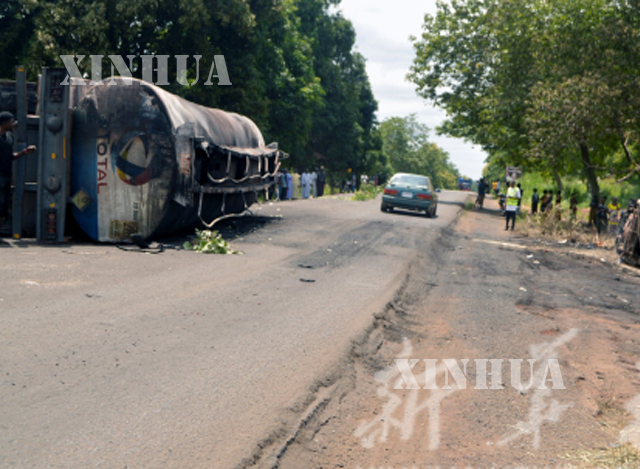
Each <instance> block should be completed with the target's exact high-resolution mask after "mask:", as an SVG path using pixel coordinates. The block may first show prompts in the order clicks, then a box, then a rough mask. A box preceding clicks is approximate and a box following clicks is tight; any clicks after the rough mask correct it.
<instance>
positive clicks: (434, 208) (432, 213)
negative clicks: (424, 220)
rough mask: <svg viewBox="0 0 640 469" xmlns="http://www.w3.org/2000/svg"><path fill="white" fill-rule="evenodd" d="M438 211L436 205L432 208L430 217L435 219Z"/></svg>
mask: <svg viewBox="0 0 640 469" xmlns="http://www.w3.org/2000/svg"><path fill="white" fill-rule="evenodd" d="M437 211H438V206H437V205H436V206H435V207H433V212H431V217H432V218H435V217H436V212H437Z"/></svg>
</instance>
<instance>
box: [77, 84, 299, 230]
mask: <svg viewBox="0 0 640 469" xmlns="http://www.w3.org/2000/svg"><path fill="white" fill-rule="evenodd" d="M111 80H112V79H109V80H108V81H109V82H110V81H111ZM113 80H115V82H116V86H114V85H108V84H106V82H105V83H103V84H99V85H95V86H92V87H91V88H89V89H88V90H87V92H86V93H83V94H84V96H83V97H82V99H80V100H78V102H77V103H75V106H74V110H73V126H72V129H73V131H72V145H71V168H70V169H71V171H70V174H71V180H70V195H71V199H72V204H71V207H72V211H73V215H74V218H75V219H76V221H77V222H78V225H79V226H80V227H81V228H82V230H83V231H84V232H85V233H86V234H87V235H89V236H90V237H91V238H92V239H94V240H96V241H106V242H119V241H126V240H129V239H130V238H131V236H133V235H134V234H136V235H140V236H142V237H143V238H145V239H149V238H154V237H159V236H162V235H166V234H169V233H171V232H174V231H177V230H180V229H184V228H188V227H192V226H198V224H200V223H202V224H204V225H205V226H209V227H211V226H212V224H213V222H214V221H215V220H219V219H220V218H221V217H224V216H227V215H229V214H239V213H243V212H244V211H246V210H247V209H248V207H249V206H250V205H251V204H253V203H254V202H255V201H256V199H257V196H258V193H260V192H261V191H265V192H266V191H267V190H268V189H269V188H270V187H271V186H272V185H273V184H274V179H275V178H274V175H275V173H276V171H277V170H278V167H279V164H280V163H279V160H280V159H282V158H284V157H286V154H284V153H282V152H281V151H279V150H278V147H277V144H270V145H265V142H264V140H263V137H262V134H261V133H260V130H259V129H258V127H257V126H256V125H255V124H254V123H253V122H252V121H251V120H249V119H248V118H246V117H244V116H241V115H238V114H233V113H229V112H224V111H221V110H217V109H210V108H206V107H203V106H200V105H197V104H194V103H191V102H189V101H186V100H184V99H182V98H180V97H178V96H175V95H173V94H171V93H168V92H167V91H165V90H163V89H161V88H159V87H157V86H154V85H152V84H150V83H147V82H144V81H140V80H136V79H128V78H127V79H126V80H130V81H129V83H130V84H126V83H125V79H124V78H118V77H116V78H114V79H113Z"/></svg>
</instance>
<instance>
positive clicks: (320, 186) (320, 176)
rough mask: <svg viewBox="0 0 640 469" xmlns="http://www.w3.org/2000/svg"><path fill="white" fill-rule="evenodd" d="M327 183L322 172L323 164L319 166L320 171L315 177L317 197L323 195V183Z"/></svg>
mask: <svg viewBox="0 0 640 469" xmlns="http://www.w3.org/2000/svg"><path fill="white" fill-rule="evenodd" d="M326 183H327V175H326V173H325V172H324V166H320V171H318V177H317V179H316V185H317V186H318V187H317V189H318V197H322V196H323V195H324V185H325V184H326Z"/></svg>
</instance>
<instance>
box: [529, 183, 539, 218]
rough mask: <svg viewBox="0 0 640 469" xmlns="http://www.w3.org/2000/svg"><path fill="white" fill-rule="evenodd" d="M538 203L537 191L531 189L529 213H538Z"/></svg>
mask: <svg viewBox="0 0 640 469" xmlns="http://www.w3.org/2000/svg"><path fill="white" fill-rule="evenodd" d="M539 203H540V194H538V189H537V188H534V189H533V195H532V196H531V213H532V214H533V215H535V214H536V213H538V204H539Z"/></svg>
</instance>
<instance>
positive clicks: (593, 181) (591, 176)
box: [580, 143, 600, 202]
mask: <svg viewBox="0 0 640 469" xmlns="http://www.w3.org/2000/svg"><path fill="white" fill-rule="evenodd" d="M580 156H581V157H582V164H583V165H584V172H585V175H586V176H587V183H588V184H589V192H590V193H591V197H592V198H593V199H594V200H595V201H596V202H600V186H599V185H598V177H597V176H596V170H595V168H594V167H593V165H592V164H591V157H590V156H589V148H587V146H586V145H585V144H584V143H583V144H580Z"/></svg>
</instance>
